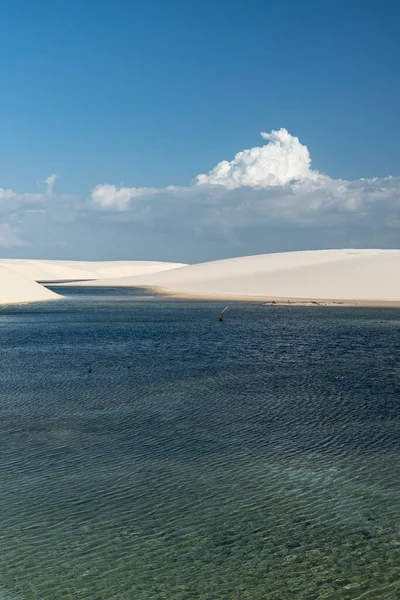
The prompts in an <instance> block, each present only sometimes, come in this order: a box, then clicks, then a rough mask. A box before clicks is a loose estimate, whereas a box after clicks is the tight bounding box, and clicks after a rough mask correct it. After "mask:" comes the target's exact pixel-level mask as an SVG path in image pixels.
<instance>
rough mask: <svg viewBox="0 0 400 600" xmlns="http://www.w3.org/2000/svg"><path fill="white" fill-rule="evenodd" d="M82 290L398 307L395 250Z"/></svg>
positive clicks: (234, 266)
mask: <svg viewBox="0 0 400 600" xmlns="http://www.w3.org/2000/svg"><path fill="white" fill-rule="evenodd" d="M85 285H93V286H103V285H104V286H133V287H135V286H136V287H140V286H142V287H158V288H162V289H164V290H166V291H168V292H172V293H175V294H178V295H179V294H189V295H193V296H197V297H201V296H206V295H213V296H216V297H221V298H222V297H225V298H229V297H243V298H246V297H260V298H262V297H265V298H288V299H289V298H298V299H321V300H323V299H327V300H365V301H400V250H351V249H349V250H316V251H305V252H286V253H279V254H264V255H258V256H245V257H240V258H232V259H227V260H219V261H214V262H208V263H201V264H197V265H191V266H187V267H182V268H178V269H174V270H171V271H167V272H163V273H153V274H147V275H140V276H135V277H122V278H107V279H103V280H99V281H95V282H87V283H86V284H85Z"/></svg>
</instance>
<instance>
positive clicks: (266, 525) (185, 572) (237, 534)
mask: <svg viewBox="0 0 400 600" xmlns="http://www.w3.org/2000/svg"><path fill="white" fill-rule="evenodd" d="M69 293H70V294H71V297H70V298H69V299H67V300H65V301H61V302H55V303H48V304H41V305H31V306H23V307H8V308H2V309H0V336H1V345H0V356H1V369H0V416H1V419H0V452H1V455H0V456H1V461H0V510H1V513H0V514H1V519H0V549H1V553H0V599H1V600H18V599H25V600H50V599H51V600H58V599H72V598H74V599H82V600H86V599H88V600H89V599H90V600H128V599H129V600H131V599H135V600H136V599H137V600H142V599H150V598H151V599H160V600H161V599H171V600H178V599H179V600H192V599H193V600H194V599H202V600H206V599H207V600H214V599H215V600H216V599H224V600H228V599H229V600H253V599H254V600H259V599H271V600H278V599H279V600H286V599H289V598H294V599H297V598H299V599H303V598H304V599H306V598H307V599H317V598H338V599H342V598H343V599H353V600H355V599H358V598H363V599H368V600H371V599H374V600H377V599H388V600H389V599H395V598H400V460H399V458H400V457H399V451H400V435H399V433H400V311H398V310H395V309H393V310H383V309H368V310H367V309H362V308H354V309H349V308H336V309H333V308H326V307H324V308H318V307H316V308H293V307H292V308H284V307H267V306H259V305H254V304H245V303H237V304H233V305H232V306H231V308H230V309H229V310H228V312H227V313H226V320H225V322H224V323H222V324H221V323H219V322H218V315H219V312H220V309H221V303H210V302H189V301H185V302H183V301H182V302H176V301H167V300H159V299H154V298H151V297H148V296H146V295H144V296H142V295H136V294H135V293H134V292H132V291H124V290H109V291H107V292H104V291H99V292H95V291H90V292H88V291H85V290H80V291H79V290H77V291H75V292H74V291H73V290H72V289H71V290H70V292H69ZM285 323H286V326H285ZM88 365H91V368H92V372H91V373H88Z"/></svg>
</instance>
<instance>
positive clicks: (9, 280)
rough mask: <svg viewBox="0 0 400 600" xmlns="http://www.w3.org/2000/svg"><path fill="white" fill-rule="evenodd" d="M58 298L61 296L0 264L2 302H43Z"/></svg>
mask: <svg viewBox="0 0 400 600" xmlns="http://www.w3.org/2000/svg"><path fill="white" fill-rule="evenodd" d="M57 298H61V296H59V295H58V294H55V293H54V292H51V291H50V290H48V289H46V288H45V287H43V286H42V285H40V284H39V283H36V282H35V281H32V280H30V279H27V278H26V277H23V276H22V275H20V274H19V273H16V272H15V271H13V270H12V269H9V268H7V267H5V266H3V265H1V264H0V304H20V303H22V302H41V301H43V300H56V299H57Z"/></svg>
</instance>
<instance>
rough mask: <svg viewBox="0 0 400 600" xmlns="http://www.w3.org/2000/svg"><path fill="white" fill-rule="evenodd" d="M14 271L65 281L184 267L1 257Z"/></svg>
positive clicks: (149, 262) (29, 276)
mask: <svg viewBox="0 0 400 600" xmlns="http://www.w3.org/2000/svg"><path fill="white" fill-rule="evenodd" d="M0 265H4V266H5V267H8V268H10V269H12V270H13V271H15V272H17V273H19V274H20V275H23V276H24V277H27V278H28V279H32V280H33V281H64V280H82V279H99V278H104V277H124V276H128V275H130V276H133V275H141V274H144V273H153V272H159V271H165V270H168V269H175V268H177V267H181V266H185V265H182V264H180V263H169V262H157V261H144V260H136V261H132V260H130V261H128V260H126V261H73V260H33V259H0Z"/></svg>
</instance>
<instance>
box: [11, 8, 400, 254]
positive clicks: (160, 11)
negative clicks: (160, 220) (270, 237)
mask: <svg viewBox="0 0 400 600" xmlns="http://www.w3.org/2000/svg"><path fill="white" fill-rule="evenodd" d="M399 17H400V4H399V3H398V2H397V1H395V0H390V1H389V0H380V1H378V0H374V1H370V0H348V1H347V2H344V1H341V0H337V1H329V0H318V1H317V0H303V1H301V0H280V1H279V2H277V1H274V2H271V1H268V0H248V1H247V2H246V3H244V2H242V1H241V2H239V1H236V0H233V1H232V0H231V1H229V2H228V1H226V0H218V1H215V0H214V1H212V0H203V1H202V2H197V1H193V2H187V1H184V0H146V1H140V2H139V1H138V2H135V1H133V0H129V1H128V0H114V1H112V2H111V1H110V0H96V2H94V1H93V0H79V1H77V0H69V1H68V2H65V1H61V0H51V1H50V0H14V1H13V2H12V3H6V2H3V3H2V6H1V22H2V35H1V37H0V52H1V57H2V60H1V61H0V78H1V94H0V131H1V136H0V188H2V189H8V190H12V191H13V193H15V194H17V195H21V194H24V193H25V194H26V193H30V194H33V193H39V192H43V190H44V187H43V184H38V183H37V182H38V181H39V182H43V180H44V179H45V178H46V177H48V176H49V175H50V174H52V173H57V174H58V175H59V179H58V180H57V182H56V185H55V187H54V190H57V193H58V194H68V195H70V196H71V197H72V196H73V197H74V200H71V201H70V205H69V207H68V209H67V208H66V206H64V205H63V206H64V208H63V210H64V213H65V214H67V213H68V214H69V213H70V212H73V210H74V206H76V204H77V203H84V202H85V201H86V200H87V198H89V197H90V193H91V190H92V189H93V188H94V187H95V186H96V185H99V184H112V185H115V186H117V187H118V186H123V187H128V188H137V187H146V188H148V187H156V188H164V187H165V186H168V185H170V184H173V185H176V186H187V185H188V184H189V182H190V181H191V180H193V178H195V177H196V175H197V174H199V173H207V172H209V171H210V170H211V169H213V168H214V167H215V165H217V163H219V162H220V161H222V160H228V161H230V160H231V159H232V158H233V156H234V155H235V154H236V153H237V152H239V151H240V150H242V149H245V148H252V147H257V146H260V145H261V144H260V136H259V133H260V131H265V132H270V131H272V130H279V129H280V128H286V129H287V130H288V131H289V132H290V134H291V135H292V136H296V137H298V138H299V139H300V142H301V143H302V144H303V145H304V146H307V148H308V150H309V152H310V154H311V158H312V167H313V169H317V170H318V171H320V172H322V173H325V174H327V175H329V176H330V177H331V178H333V179H335V180H337V179H345V180H348V181H356V180H359V179H360V178H372V177H378V178H385V177H386V176H388V175H394V176H396V175H399V166H398V165H399V154H400V152H399V150H400V144H399V139H400V131H399V129H400V123H399V109H398V107H399V101H400V97H399V96H400V79H399V77H398V63H399V58H400V53H399V49H400V48H399V47H400V43H399V39H398V37H399V36H398V23H399ZM64 202H65V201H64ZM395 206H397V205H395V204H393V205H391V208H390V211H391V213H393V211H395ZM21 210H23V209H21ZM37 210H39V209H37ZM40 210H43V213H39V212H38V213H37V214H38V215H39V214H43V215H44V216H43V220H42V221H39V222H38V223H37V224H36V225H35V227H36V229H37V230H40V231H41V236H40V237H42V236H43V235H45V234H46V231H47V229H46V228H48V230H49V231H50V224H49V223H47V224H46V223H45V220H46V219H47V218H48V215H47V212H48V211H47V209H45V208H41V209H40ZM6 212H7V211H4V215H6ZM88 212H89V211H86V212H85V214H86V215H87V214H88ZM64 213H62V211H60V214H59V215H58V216H57V217H55V216H54V215H53V216H52V217H51V219H50V220H52V222H53V224H54V222H56V221H57V222H58V223H60V222H61V221H62V222H63V224H62V231H63V235H64V237H65V240H63V242H65V245H64V246H63V250H62V251H61V250H60V248H58V249H57V250H54V249H53V250H52V248H51V245H49V247H45V246H44V245H43V243H39V240H35V236H34V232H33V229H32V231H31V232H30V230H29V227H33V225H31V224H30V221H29V219H27V218H26V215H25V216H24V215H23V214H19V215H18V217H16V216H14V217H13V219H11V220H8V221H7V217H6V216H4V221H3V222H4V223H5V226H7V227H8V228H9V229H10V228H11V229H12V228H14V229H15V231H17V230H18V237H19V238H21V240H22V241H23V243H24V245H23V244H22V241H21V244H20V246H18V245H17V246H15V248H16V249H13V248H14V246H12V245H11V246H10V245H7V241H5V242H4V243H3V246H4V248H5V250H4V253H5V254H9V255H13V253H17V254H18V255H28V254H29V255H34V254H35V253H36V254H37V253H39V254H41V255H43V253H44V254H46V256H48V257H51V255H53V254H58V256H60V253H61V254H65V257H69V256H70V255H72V254H73V253H74V252H75V251H76V247H74V248H72V247H71V243H72V242H71V240H72V238H73V236H72V230H73V229H74V225H73V224H72V223H70V224H69V231H70V233H68V234H67V233H66V231H67V230H68V220H69V217H68V218H64V217H65V214H64ZM62 215H64V216H62ZM392 216H393V215H392ZM38 218H39V217H38ZM85 218H87V220H88V222H89V221H90V218H89V217H88V216H86V217H85ZM96 219H97V220H96ZM107 219H109V220H108V221H107ZM70 220H71V219H70ZM81 220H82V219H79V221H80V222H81ZM28 221H29V222H28ZM72 221H74V219H73V218H72ZM100 221H101V224H100ZM128 221H129V219H128ZM93 223H95V226H96V228H97V230H98V231H100V230H101V232H102V234H101V235H102V236H104V235H106V236H107V239H108V240H109V241H110V243H111V242H115V244H116V245H117V249H116V250H115V253H114V254H115V256H112V258H135V256H136V255H137V253H138V249H139V242H137V244H136V245H135V244H132V242H131V241H130V234H129V223H128V222H127V221H123V219H122V218H121V214H119V215H117V217H116V216H115V215H114V216H109V215H108V216H107V218H106V216H102V217H101V218H100V217H99V216H98V214H97V213H96V217H95V218H94V221H93ZM107 223H108V229H107ZM117 223H119V225H117ZM292 225H293V226H295V223H293V224H292ZM292 225H291V226H292ZM54 227H55V226H54V225H53V229H54ZM80 227H81V225H80ZM91 227H92V226H91ZM135 227H136V229H137V228H138V231H136V238H137V239H139V238H140V239H141V238H142V237H146V238H148V236H149V233H148V231H147V233H146V236H145V234H144V229H142V230H140V226H139V225H138V224H136V225H135ZM106 229H107V231H108V233H107V234H105V233H104V232H105V230H106ZM125 229H128V232H127V233H126V234H123V233H121V232H122V231H125ZM167 229H168V228H167ZM152 230H153V235H154V240H153V245H152V251H153V250H154V251H155V252H156V253H157V256H159V255H160V254H161V253H162V254H164V252H166V253H167V255H166V258H172V259H173V258H176V259H177V260H178V259H182V260H183V259H184V258H185V257H184V256H178V254H179V252H180V250H179V248H176V250H174V252H172V253H171V254H170V255H168V251H167V248H168V242H166V240H165V239H164V238H162V236H161V237H160V235H157V234H156V232H155V229H154V224H153V225H152ZM361 230H362V228H361ZM77 231H78V228H77V227H76V228H75V233H76V234H77V235H78V233H77ZM352 231H356V228H354V229H353V230H352ZM93 235H94V234H93ZM99 235H100V234H99ZM166 235H167V234H166ZM174 235H175V233H174ZM285 235H286V234H285ZM287 235H289V234H287ZM124 236H125V237H124ZM6 237H7V236H6ZM8 237H9V236H8ZM56 237H59V236H58V235H57V236H56ZM167 237H168V236H167ZM217 237H218V236H217ZM239 237H240V236H239ZM250 237H251V236H250ZM295 237H296V236H295ZM352 237H354V236H352V235H349V242H350V241H351V238H352ZM189 238H190V235H189ZM389 238H390V240H389ZM389 238H388V237H387V236H386V238H385V239H383V241H382V243H381V245H393V244H397V243H398V242H397V238H396V237H395V238H393V233H392V230H391V235H390V236H389ZM10 239H11V238H10ZM99 239H100V238H99ZM102 239H103V238H102ZM84 240H85V235H84V233H82V234H81V237H80V238H79V243H78V246H79V248H80V251H81V253H82V254H85V256H82V258H85V257H89V256H90V257H96V256H97V254H96V253H97V252H98V251H97V250H95V248H97V247H101V246H102V244H101V243H100V241H99V240H97V241H96V242H95V241H94V239H92V240H91V241H90V240H88V244H91V248H92V249H90V248H85V244H84ZM123 240H124V241H123ZM239 241H240V240H239ZM353 242H354V244H361V243H362V242H363V243H364V245H365V241H364V240H363V239H362V236H361V237H360V235H359V234H358V237H357V236H356V237H355V239H354V240H353ZM240 243H241V242H240ZM240 243H239V246H240ZM313 244H314V245H317V246H318V239H317V238H316V239H315V241H313V242H310V243H309V244H308V245H313ZM271 245H272V246H273V244H264V246H265V250H266V251H267V250H271V247H270V246H271ZM298 245H303V246H304V245H307V238H305V239H304V240H303V241H299V242H298ZM239 246H238V247H233V246H232V245H231V246H229V244H228V245H226V244H225V245H223V247H222V246H220V245H219V244H218V243H217V242H216V244H215V249H214V250H213V253H214V254H216V255H217V254H219V253H220V254H225V255H226V254H228V255H229V254H230V253H231V254H237V253H238V252H239V253H240V247H239ZM244 246H245V247H243V252H245V251H246V252H248V253H251V252H252V251H260V250H262V249H263V247H264V246H263V243H262V239H260V243H258V244H256V247H254V248H253V247H251V244H248V243H246V244H245V245H244ZM281 246H282V244H281ZM283 246H285V244H283ZM288 246H290V244H289V245H288ZM285 247H286V246H285ZM140 248H141V249H142V248H143V244H142V246H140ZM272 249H274V248H272ZM277 249H281V248H277ZM290 249H291V248H290ZM185 251H186V250H185V249H184V248H182V254H184V253H185ZM132 254H135V256H133V255H132ZM189 254H191V255H193V256H192V259H202V258H204V257H207V258H209V256H208V252H204V251H203V250H202V249H201V241H200V239H199V240H198V251H197V250H196V251H195V252H194V251H193V249H192V251H191V252H190V253H189ZM92 255H93V256H92ZM172 255H173V256H172ZM99 257H100V258H104V256H99ZM217 257H218V256H215V258H217ZM151 258H153V256H152V257H151Z"/></svg>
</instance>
